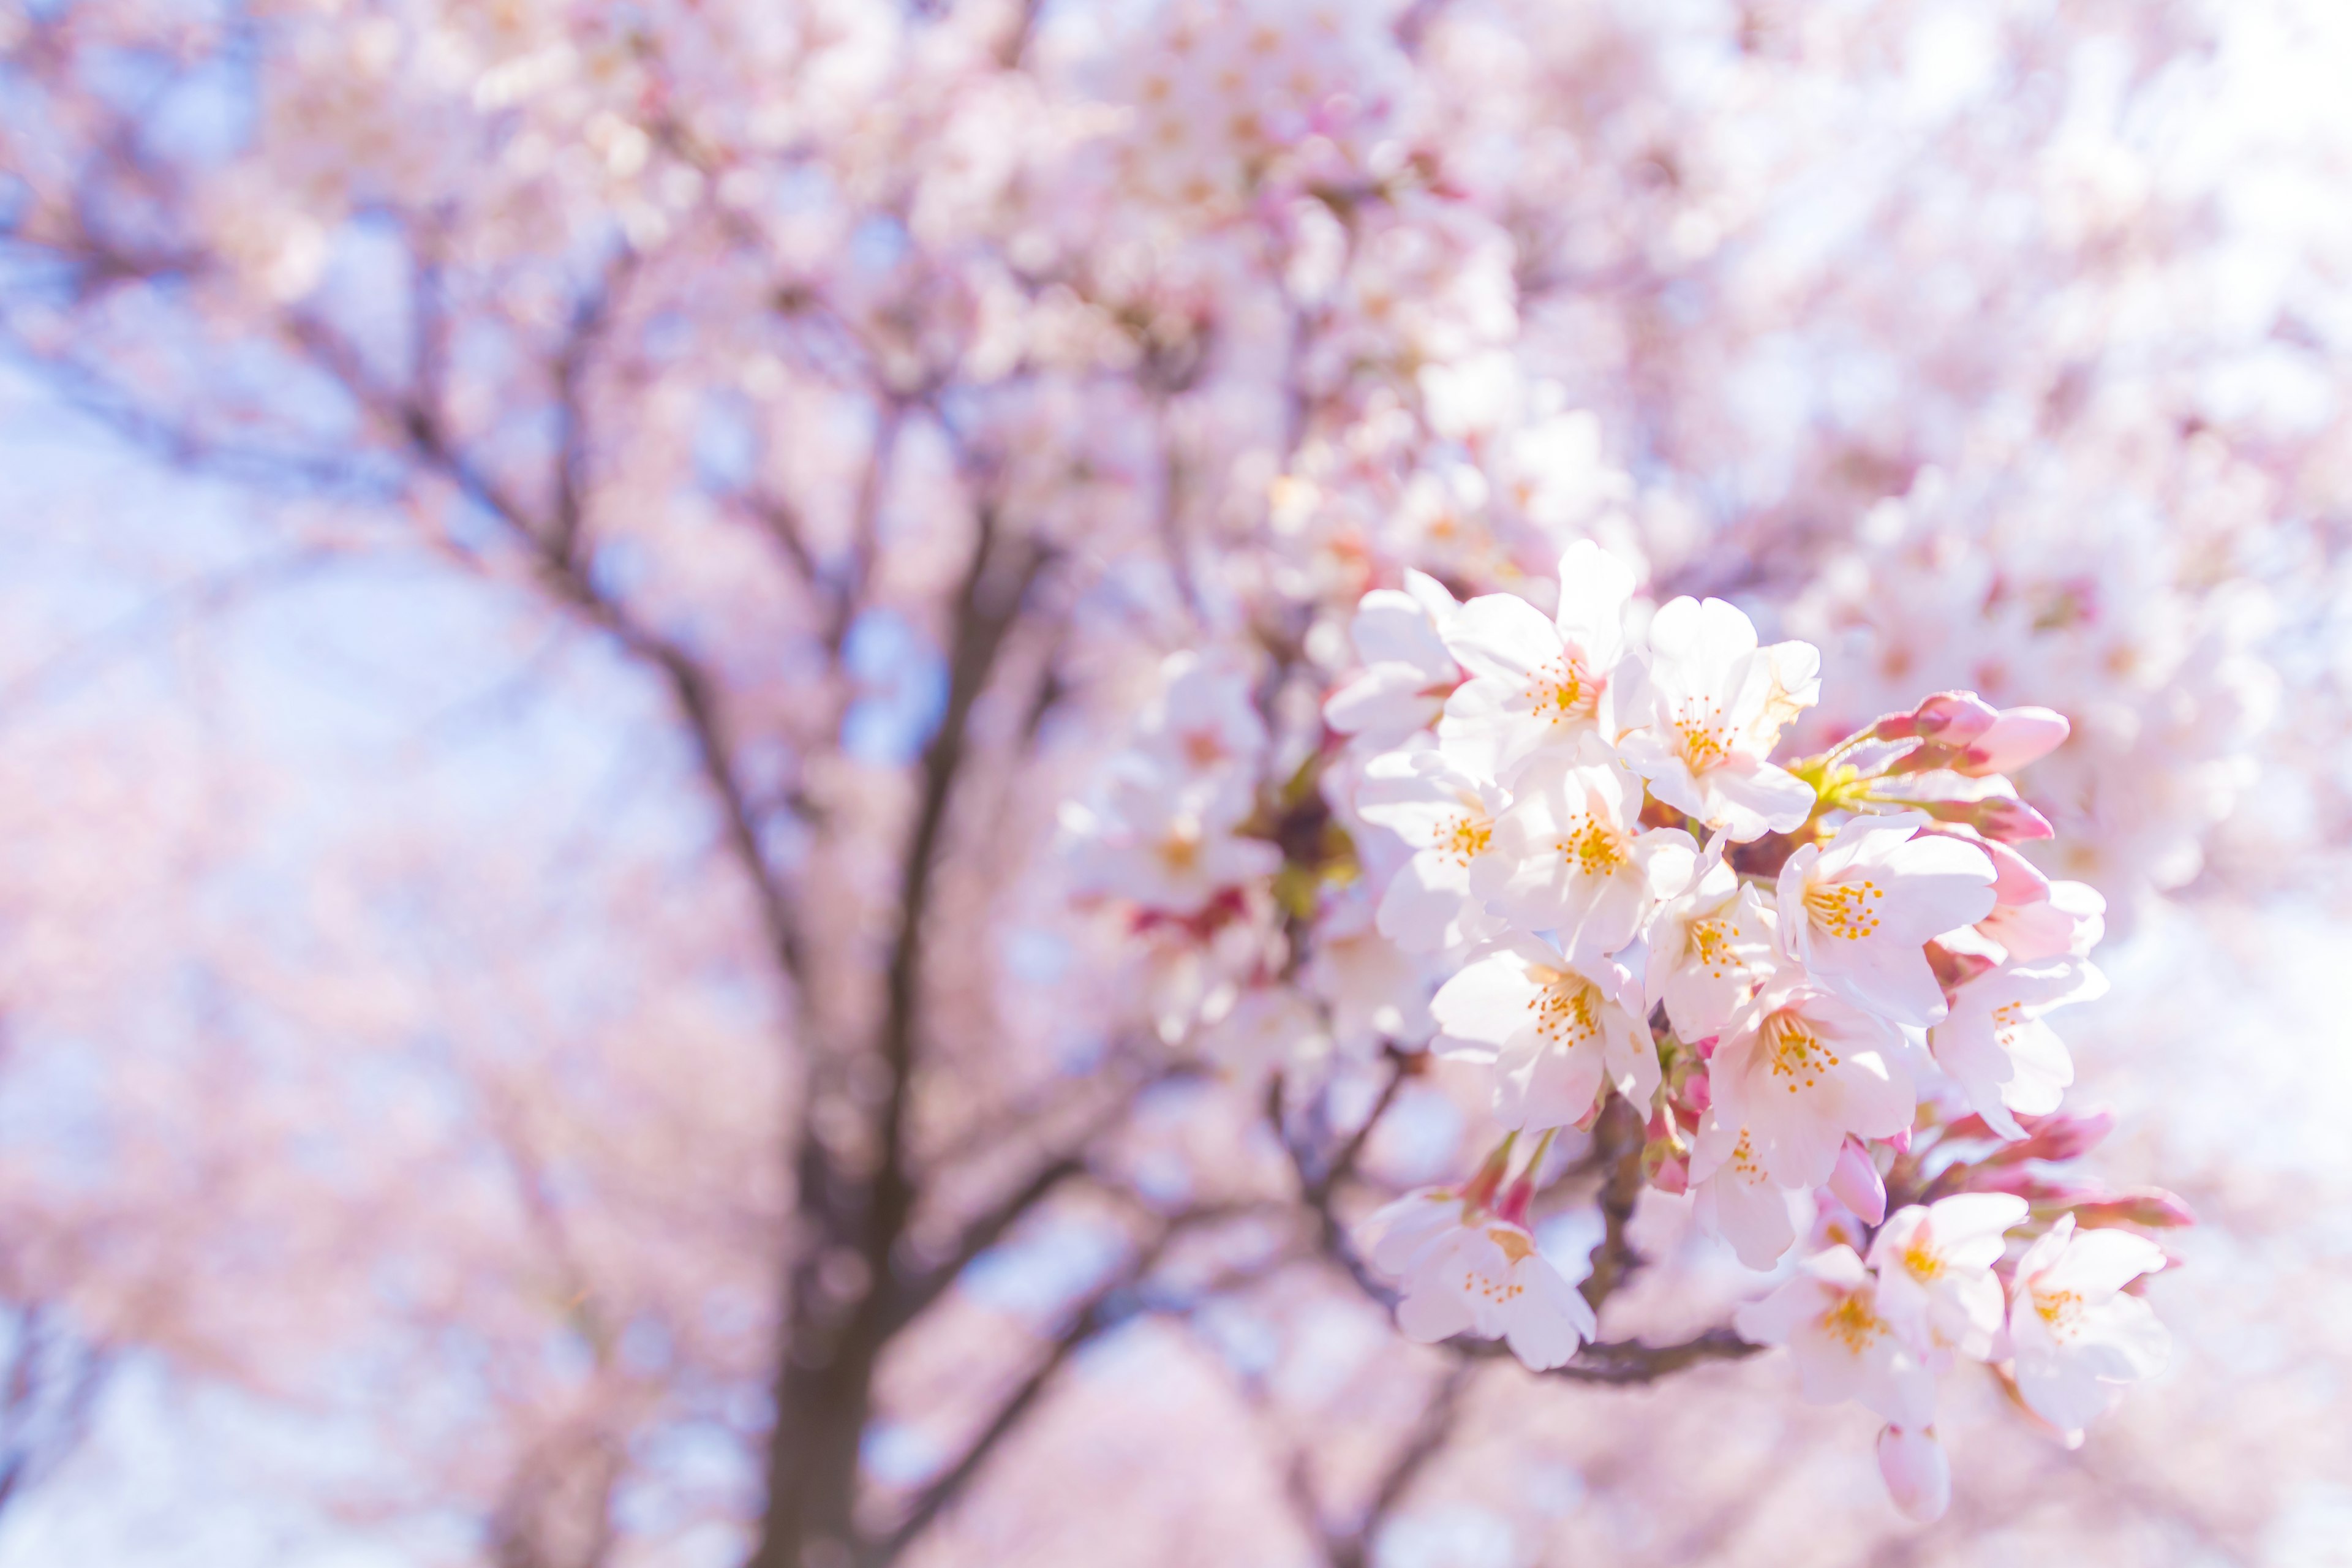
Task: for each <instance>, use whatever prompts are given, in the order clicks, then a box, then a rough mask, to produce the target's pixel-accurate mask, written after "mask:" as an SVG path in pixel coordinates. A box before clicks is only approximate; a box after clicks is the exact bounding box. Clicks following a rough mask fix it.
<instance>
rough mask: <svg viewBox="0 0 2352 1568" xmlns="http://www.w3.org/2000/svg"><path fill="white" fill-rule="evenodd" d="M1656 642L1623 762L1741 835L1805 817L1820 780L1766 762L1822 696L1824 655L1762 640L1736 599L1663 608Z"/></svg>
mask: <svg viewBox="0 0 2352 1568" xmlns="http://www.w3.org/2000/svg"><path fill="white" fill-rule="evenodd" d="M1649 646H1650V656H1649V662H1648V664H1647V666H1646V667H1645V668H1644V670H1643V679H1642V680H1641V682H1640V684H1639V686H1638V688H1637V691H1636V693H1635V694H1633V695H1629V696H1627V697H1625V698H1624V699H1623V700H1622V703H1621V706H1620V710H1619V720H1620V722H1622V723H1623V724H1626V725H1627V726H1628V727H1629V728H1630V731H1631V732H1630V733H1627V734H1626V735H1625V736H1624V738H1623V741H1622V749H1623V752H1624V755H1625V760H1626V761H1627V762H1628V763H1631V764H1632V765H1633V768H1634V769H1635V771H1637V772H1639V773H1641V774H1642V775H1643V777H1644V778H1646V779H1647V780H1648V781H1649V784H1650V789H1651V792H1652V793H1653V794H1654V795H1656V796H1657V797H1658V798H1659V799H1660V800H1662V801H1664V802H1665V803H1666V804H1667V805H1671V806H1674V807H1675V808H1676V809H1678V810H1681V811H1685V812H1687V813H1689V814H1690V816H1692V817H1693V818H1694V819H1696V821H1698V822H1700V823H1702V824H1704V825H1706V826H1707V827H1709V828H1714V829H1719V830H1720V831H1722V832H1723V833H1724V834H1726V835H1727V836H1728V837H1731V838H1733V839H1735V840H1738V841H1740V842H1743V843H1744V842H1746V841H1748V840H1749V839H1753V838H1758V837H1761V836H1763V835H1764V834H1766V833H1785V832H1788V831H1789V830H1790V829H1791V828H1793V827H1796V826H1800V825H1801V824H1802V823H1803V822H1804V821H1805V819H1806V818H1807V817H1808V816H1811V813H1812V810H1813V805H1814V795H1813V790H1812V787H1811V785H1810V784H1806V783H1805V782H1804V781H1803V780H1802V779H1800V778H1798V777H1796V776H1795V775H1794V774H1792V773H1788V772H1787V771H1785V770H1783V769H1781V768H1779V767H1776V766H1774V765H1773V764H1772V763H1770V762H1769V760H1768V758H1769V756H1770V754H1771V751H1772V748H1773V746H1774V745H1775V743H1777V742H1778V741H1779V740H1780V731H1781V729H1782V728H1783V727H1784V726H1785V725H1786V724H1787V723H1788V722H1789V721H1790V720H1791V719H1793V718H1795V717H1796V716H1797V715H1798V714H1799V713H1801V712H1802V711H1804V710H1806V709H1807V708H1810V707H1811V706H1812V704H1813V702H1814V701H1815V700H1817V698H1818V697H1819V695H1820V691H1821V677H1820V655H1819V654H1818V653H1817V652H1816V651H1815V650H1814V649H1813V648H1812V647H1810V646H1809V645H1806V644H1803V643H1780V644H1776V645H1774V646H1773V647H1759V646H1758V645H1757V640H1756V627H1755V626H1754V624H1753V623H1752V622H1750V621H1749V620H1748V617H1747V616H1745V615H1743V614H1741V613H1740V611H1739V610H1738V607H1737V606H1735V605H1727V604H1726V603H1724V602H1723V601H1722V600H1720V599H1708V600H1706V602H1705V603H1701V602H1700V601H1698V600H1696V599H1692V598H1688V597H1685V598H1680V599H1675V600H1674V601H1673V602H1672V603H1670V604H1667V605H1664V606H1663V607H1661V608H1660V609H1659V611H1658V613H1657V615H1656V616H1654V617H1653V618H1652V620H1651V622H1650V630H1649Z"/></svg>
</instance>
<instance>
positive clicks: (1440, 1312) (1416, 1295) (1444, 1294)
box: [1397, 1287, 1474, 1345]
mask: <svg viewBox="0 0 2352 1568" xmlns="http://www.w3.org/2000/svg"><path fill="white" fill-rule="evenodd" d="M1473 1322H1474V1319H1473V1317H1472V1314H1471V1311H1470V1303H1469V1301H1468V1300H1466V1299H1465V1298H1464V1297H1463V1296H1462V1295H1461V1294H1460V1293H1459V1292H1457V1291H1454V1290H1450V1289H1436V1288H1433V1287H1423V1289H1417V1290H1415V1291H1413V1292H1412V1294H1410V1295H1408V1296H1407V1297H1405V1299H1404V1300H1402V1301H1401V1302H1399V1303H1398V1304H1397V1327H1398V1329H1399V1330H1401V1331H1402V1332H1403V1334H1404V1337H1405V1338H1407V1339H1409V1340H1412V1341H1414V1342H1418V1343H1421V1344H1424V1345H1433V1344H1435V1343H1437V1342H1439V1341H1440V1340H1450V1339H1452V1338H1453V1337H1454V1335H1456V1334H1458V1333H1463V1332H1465V1331H1468V1330H1469V1329H1470V1328H1471V1326H1472V1324H1473Z"/></svg>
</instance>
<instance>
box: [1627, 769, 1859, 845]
mask: <svg viewBox="0 0 2352 1568" xmlns="http://www.w3.org/2000/svg"><path fill="white" fill-rule="evenodd" d="M1700 787H1701V789H1702V791H1703V792H1704V797H1705V799H1706V810H1705V811H1703V812H1701V813H1700V814H1699V815H1700V816H1701V817H1702V819H1703V820H1705V821H1706V824H1707V825H1708V826H1711V827H1720V828H1721V829H1722V830H1723V831H1724V833H1725V835H1726V836H1727V837H1731V838H1733V839H1735V840H1737V841H1738V842H1740V843H1742V844H1745V843H1748V841H1750V840H1751V839H1756V838H1761V837H1763V836H1764V835H1765V834H1767V833H1792V832H1794V831H1796V829H1798V828H1800V827H1802V826H1804V825H1805V820H1806V818H1808V817H1810V816H1812V814H1813V804H1814V802H1815V800H1816V799H1817V798H1818V797H1817V796H1815V795H1814V794H1813V786H1812V785H1811V784H1807V783H1806V782H1805V781H1804V780H1802V779H1801V778H1799V777H1798V776H1797V775H1796V774H1794V773H1790V772H1788V771H1786V770H1785V769H1781V768H1776V767H1774V766H1773V765H1772V764H1771V763H1757V764H1755V766H1754V767H1753V768H1748V769H1742V768H1739V767H1736V766H1727V767H1720V768H1713V769H1710V770H1708V772H1707V773H1706V774H1705V775H1704V776H1703V778H1702V779H1701V780H1700ZM1652 793H1655V785H1653V789H1652ZM1659 798H1661V799H1664V796H1663V795H1662V796H1660V797H1659Z"/></svg>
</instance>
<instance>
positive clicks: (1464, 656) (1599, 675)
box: [1441, 540, 1633, 773]
mask: <svg viewBox="0 0 2352 1568" xmlns="http://www.w3.org/2000/svg"><path fill="white" fill-rule="evenodd" d="M1632 595H1633V574H1632V572H1630V571H1629V570H1627V568H1626V567H1625V565H1624V563H1622V562H1620V561H1618V560H1617V559H1616V558H1615V557H1613V556H1611V555H1609V554H1607V553H1606V552H1603V551H1602V550H1601V549H1600V547H1598V546H1597V545H1595V544H1593V543H1592V542H1590V541H1588V540H1579V541H1578V542H1576V543H1574V544H1572V545H1570V546H1569V548H1568V552H1567V553H1565V554H1563V555H1562V556H1561V557H1560V559H1559V610H1558V611H1557V612H1556V613H1555V614H1554V615H1553V616H1550V617H1549V618H1548V617H1546V616H1544V615H1543V613H1542V612H1540V611H1539V610H1538V609H1536V607H1535V606H1534V605H1530V604H1528V602H1527V601H1526V600H1524V599H1521V598H1518V597H1517V596H1516V595H1509V594H1489V595H1482V596H1481V597H1478V598H1475V599H1473V600H1471V601H1470V602H1469V603H1467V604H1465V605H1463V606H1462V608H1461V610H1460V612H1459V613H1458V614H1456V615H1455V616H1453V617H1452V624H1451V626H1448V627H1447V628H1445V629H1444V637H1445V645H1446V647H1447V648H1449V649H1450V650H1451V651H1452V652H1453V654H1454V658H1456V659H1458V660H1460V661H1461V664H1462V667H1463V668H1465V669H1466V670H1468V671H1469V673H1470V679H1467V680H1465V682H1463V684H1462V686H1461V689H1458V690H1456V691H1455V692H1454V694H1453V696H1452V697H1450V698H1449V699H1447V700H1446V704H1445V720H1444V726H1443V728H1442V730H1441V734H1442V735H1443V736H1444V738H1445V739H1446V741H1447V742H1448V743H1449V746H1451V747H1454V748H1465V749H1472V750H1475V753H1476V754H1478V755H1480V756H1482V757H1484V758H1486V759H1488V760H1489V765H1491V766H1492V767H1494V768H1495V769H1496V771H1497V772H1498V773H1507V772H1508V771H1509V770H1510V769H1511V768H1512V767H1513V766H1514V765H1515V764H1517V763H1519V762H1521V761H1522V760H1524V759H1525V758H1526V757H1528V755H1529V754H1530V753H1532V752H1535V751H1536V750H1538V748H1541V747H1546V746H1561V745H1573V744H1574V743H1575V742H1577V741H1578V740H1579V739H1580V738H1581V737H1582V736H1584V735H1586V734H1591V733H1599V734H1601V735H1602V736H1603V738H1610V737H1611V736H1612V732H1613V731H1614V728H1615V726H1616V723H1617V717H1616V715H1617V700H1616V697H1615V694H1614V685H1615V680H1616V671H1617V665H1618V661H1619V659H1620V658H1622V655H1623V652H1624V637H1625V633H1624V615H1625V604H1626V601H1627V600H1628V599H1629V598H1630V597H1631V596H1632Z"/></svg>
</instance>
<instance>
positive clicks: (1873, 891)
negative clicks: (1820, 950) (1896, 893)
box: [1805, 881, 1886, 942]
mask: <svg viewBox="0 0 2352 1568" xmlns="http://www.w3.org/2000/svg"><path fill="white" fill-rule="evenodd" d="M1885 896H1886V895H1885V892H1883V891H1882V890H1881V889H1880V888H1879V886H1878V884H1877V883H1875V882H1872V881H1861V882H1816V883H1814V884H1813V885H1812V886H1811V887H1810V888H1807V889H1805V912H1806V913H1807V914H1809V915H1811V916H1812V918H1813V924H1814V925H1816V926H1818V927H1820V928H1821V929H1822V931H1827V932H1828V933H1829V934H1830V935H1832V936H1840V937H1843V938H1844V939H1845V940H1846V941H1848V942H1860V941H1861V940H1862V939H1863V938H1864V937H1866V936H1868V935H1869V934H1870V933H1871V932H1873V931H1876V930H1877V929H1878V916H1877V915H1875V914H1874V913H1872V912H1871V907H1870V906H1871V905H1872V903H1873V902H1874V901H1875V900H1879V899H1883V898H1885Z"/></svg>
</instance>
